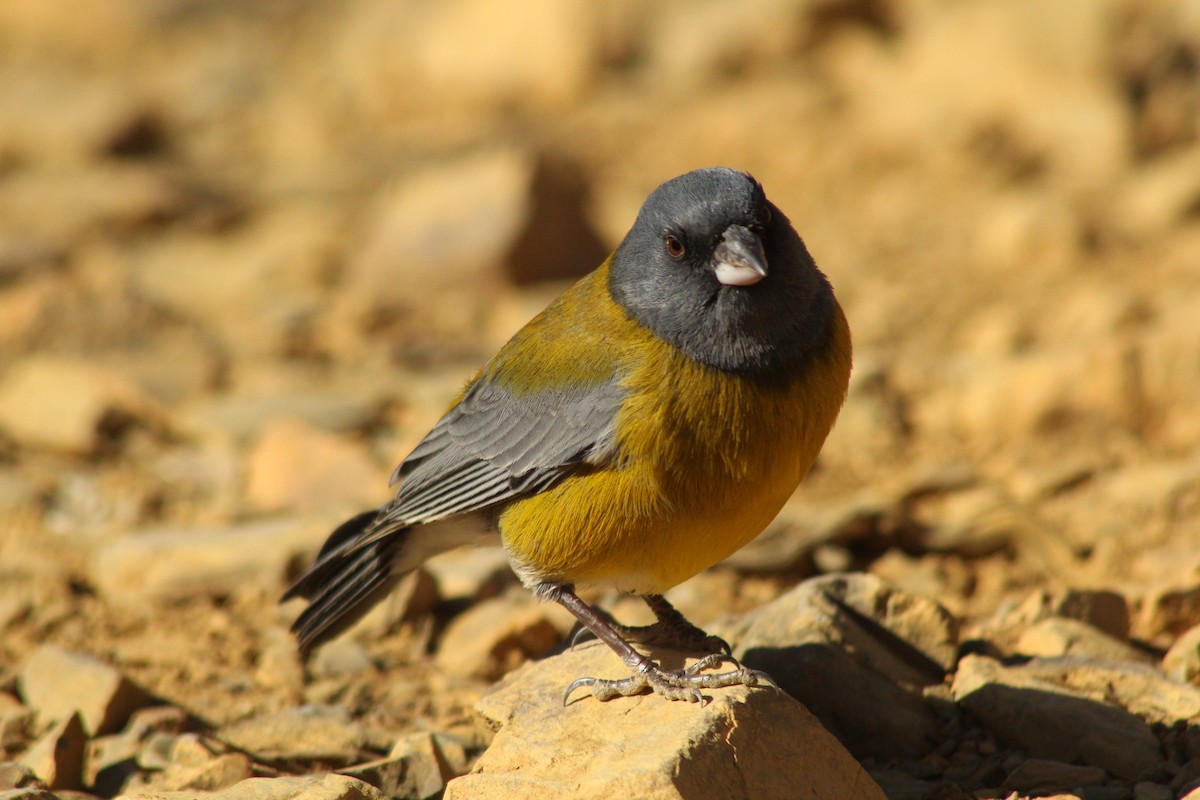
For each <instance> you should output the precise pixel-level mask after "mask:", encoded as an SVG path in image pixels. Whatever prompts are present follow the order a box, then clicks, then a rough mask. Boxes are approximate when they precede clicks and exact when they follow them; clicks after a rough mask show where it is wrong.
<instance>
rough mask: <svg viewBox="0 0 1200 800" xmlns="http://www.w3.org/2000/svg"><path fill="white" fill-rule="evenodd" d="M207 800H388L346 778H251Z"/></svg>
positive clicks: (145, 795) (178, 794)
mask: <svg viewBox="0 0 1200 800" xmlns="http://www.w3.org/2000/svg"><path fill="white" fill-rule="evenodd" d="M197 797H198V795H197V793H196V791H195V790H185V791H174V792H173V791H155V790H151V791H140V790H139V791H136V792H134V793H131V794H123V795H119V796H118V800H197ZM202 797H203V798H204V800H387V798H386V797H385V796H384V795H383V794H382V793H381V792H380V791H379V790H378V789H376V788H375V787H374V786H371V785H370V784H368V783H364V782H363V781H360V780H358V779H356V778H350V777H347V776H345V775H298V776H288V777H282V778H247V779H246V780H243V781H240V782H239V783H235V784H234V785H233V786H230V787H228V788H226V789H221V790H220V791H215V792H206V793H205V794H204V795H202Z"/></svg>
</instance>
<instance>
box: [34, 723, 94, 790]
mask: <svg viewBox="0 0 1200 800" xmlns="http://www.w3.org/2000/svg"><path fill="white" fill-rule="evenodd" d="M86 750H87V733H86V732H85V731H84V728H83V721H82V720H81V719H80V716H79V714H77V713H73V714H71V715H70V716H69V717H67V718H66V719H63V720H61V721H60V722H57V723H55V724H54V725H53V726H52V727H51V728H50V730H48V731H47V732H46V733H45V734H43V735H42V737H41V738H40V739H38V740H37V741H36V742H34V744H33V746H32V747H30V748H29V749H28V750H26V751H25V752H24V753H22V754H21V755H20V756H18V758H17V760H18V761H20V762H21V763H22V764H24V765H26V766H27V767H29V769H30V770H32V771H33V772H34V774H36V775H37V776H38V778H39V779H40V780H41V781H42V783H44V784H45V785H46V786H47V787H48V788H50V789H80V788H82V787H83V758H84V754H85V752H86Z"/></svg>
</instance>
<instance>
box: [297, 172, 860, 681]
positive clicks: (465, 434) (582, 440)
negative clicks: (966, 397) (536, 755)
mask: <svg viewBox="0 0 1200 800" xmlns="http://www.w3.org/2000/svg"><path fill="white" fill-rule="evenodd" d="M851 361H852V346H851V337H850V330H849V327H848V324H847V321H846V316H845V314H844V313H843V310H842V308H841V306H840V305H839V303H838V301H837V299H836V297H835V296H834V292H833V289H832V287H831V285H830V283H829V280H828V279H827V278H826V276H825V275H824V274H823V273H822V272H821V271H820V270H819V269H818V268H817V266H816V263H815V262H814V261H813V258H812V256H811V255H810V254H809V251H808V249H807V247H806V246H805V244H804V242H803V240H802V239H801V237H800V236H799V234H798V233H797V232H796V230H795V229H794V227H793V226H792V224H791V222H790V221H789V220H788V218H787V217H786V216H785V215H784V214H783V212H782V211H781V210H780V209H779V208H778V207H777V206H776V205H775V204H774V203H772V202H771V201H770V200H768V199H767V197H766V194H765V192H764V190H763V187H762V185H761V184H760V183H759V182H758V181H757V180H756V179H755V178H754V177H752V176H751V175H750V174H748V173H746V172H742V171H739V170H736V169H730V168H726V167H712V168H705V169H698V170H695V171H692V172H688V173H686V174H684V175H681V176H679V177H676V178H673V179H671V180H668V181H666V182H665V183H663V184H662V185H660V186H659V187H658V188H656V189H655V190H654V191H653V192H651V193H650V195H649V196H648V197H647V199H646V201H645V202H644V204H643V205H642V207H641V210H640V211H639V212H638V214H637V217H636V219H635V220H634V222H633V224H632V226H631V228H630V229H629V231H628V233H627V234H626V236H625V237H624V239H623V240H622V241H621V243H620V244H619V245H618V246H617V248H616V250H615V251H614V252H613V253H612V255H610V256H609V257H608V258H607V259H606V260H605V261H604V262H603V263H602V264H601V265H600V266H599V267H598V268H597V269H595V270H594V271H593V272H591V273H589V274H587V275H586V276H584V277H583V278H581V279H580V280H579V281H578V282H577V283H575V284H574V285H573V286H572V287H570V288H569V289H567V291H566V292H564V293H563V294H562V295H561V296H560V297H559V298H558V299H557V300H555V301H554V302H553V303H551V304H550V305H549V306H548V307H547V308H546V309H545V310H544V311H542V312H541V313H540V314H538V315H537V316H536V317H534V318H533V319H532V320H531V321H530V322H529V323H527V324H526V325H525V326H524V327H523V328H522V329H521V330H520V331H518V332H517V333H516V334H515V335H514V336H513V337H512V339H511V340H509V341H508V343H507V344H505V345H504V346H503V347H502V348H501V349H500V350H499V352H497V354H496V355H495V356H494V357H493V358H492V359H491V360H490V361H489V362H487V364H486V365H485V366H484V367H483V368H482V369H480V370H479V371H478V372H477V373H476V374H475V376H474V377H473V378H471V379H470V380H469V381H468V382H467V384H466V386H465V388H464V389H463V390H462V391H461V392H460V393H459V395H458V396H457V398H456V399H455V400H454V401H453V403H452V404H451V405H450V407H449V410H448V411H446V413H445V415H444V416H443V417H442V418H441V419H440V421H438V422H437V423H436V424H435V425H434V426H433V428H432V430H430V431H429V433H428V434H427V435H426V436H425V437H424V439H422V440H421V441H420V442H419V443H418V444H417V445H416V447H415V449H413V451H412V452H411V453H410V454H409V455H408V456H407V457H406V458H405V459H404V460H403V461H402V462H401V463H400V465H399V466H398V467H396V469H395V471H394V472H393V473H392V476H391V484H390V485H392V486H394V487H396V488H395V492H394V496H393V497H392V498H391V499H390V500H389V501H388V502H386V503H384V504H383V505H381V506H380V507H378V508H375V509H372V510H369V511H365V512H363V513H361V514H358V515H357V516H354V517H352V518H351V519H349V520H347V521H346V522H344V523H342V524H341V525H340V526H338V527H337V528H336V529H335V530H334V531H333V532H332V533H331V534H330V535H329V537H328V539H327V541H326V542H325V544H324V545H323V547H322V548H321V549H320V551H319V553H318V554H317V556H316V559H315V560H314V562H313V564H312V565H311V567H310V568H309V569H308V570H307V571H306V572H304V573H303V574H302V575H301V576H300V577H299V578H298V579H297V580H296V581H295V582H294V583H293V584H292V585H291V586H290V587H289V588H288V589H287V591H286V593H285V594H284V596H283V600H287V599H290V598H293V597H303V598H306V599H308V601H309V604H308V606H307V607H306V608H305V609H304V610H303V612H302V613H300V615H299V616H298V617H297V618H296V620H295V622H294V624H293V625H292V631H293V633H294V634H295V635H296V637H297V639H298V646H299V648H300V650H301V652H302V653H307V652H308V651H310V650H311V649H312V648H313V647H315V646H317V645H318V644H320V643H322V642H325V641H326V640H328V639H330V638H332V637H334V636H336V635H338V634H339V633H341V632H343V631H344V630H345V629H346V628H348V627H349V626H350V625H352V624H353V623H354V622H355V621H357V620H358V619H359V618H360V617H362V616H363V615H364V614H365V613H366V612H367V611H369V610H370V609H371V608H372V607H373V606H375V605H376V604H378V603H379V602H380V601H381V600H382V599H383V598H384V597H385V596H386V595H387V594H388V593H389V592H390V591H391V590H392V589H393V588H394V587H395V585H396V584H397V583H398V582H399V581H400V579H401V578H402V577H403V576H404V575H405V574H407V573H408V572H411V571H412V570H413V569H415V568H416V567H418V566H419V565H421V564H422V563H423V562H424V561H425V560H426V559H428V558H430V557H432V556H434V555H436V554H438V553H441V552H444V551H447V550H450V549H453V548H457V547H461V546H484V545H496V544H500V545H502V546H503V548H504V552H505V554H506V556H507V559H508V561H509V564H510V565H511V567H512V570H513V571H514V572H515V573H516V576H517V577H518V578H519V579H520V581H521V583H523V584H524V586H525V587H526V588H528V589H529V590H531V591H532V592H533V594H534V595H536V596H537V597H538V598H540V599H541V600H544V601H553V602H557V603H558V604H560V605H561V606H563V607H564V608H566V609H567V611H569V612H570V613H571V614H572V615H573V616H574V617H575V618H576V619H577V620H578V622H579V623H580V624H581V625H582V628H581V629H580V630H581V631H582V630H586V631H590V633H591V634H592V635H594V636H595V637H596V638H597V639H599V640H600V641H602V642H604V643H605V644H607V645H608V646H609V647H610V648H611V649H612V650H613V651H614V652H615V653H616V655H617V656H618V657H620V659H621V660H622V661H623V662H624V664H625V665H626V666H627V667H628V669H629V675H628V677H624V678H597V677H592V676H584V677H580V678H579V679H577V680H575V681H574V682H572V683H571V684H570V686H568V687H567V690H566V693H565V695H564V697H563V702H564V704H565V703H567V702H568V701H569V698H570V697H571V695H572V693H573V692H574V691H576V690H578V689H580V688H587V689H589V690H590V693H591V695H592V696H593V697H595V698H597V699H598V700H611V699H613V698H617V697H628V696H632V695H637V694H643V693H647V692H652V693H655V694H658V695H660V696H662V697H664V698H666V699H668V700H685V701H692V702H697V701H698V702H701V703H703V702H704V701H705V698H704V696H703V694H702V690H704V689H719V688H724V687H728V686H736V685H745V686H751V687H754V686H764V687H765V686H773V685H774V683H773V681H771V679H770V677H769V676H767V675H765V674H764V673H762V672H759V671H756V670H753V669H749V668H747V667H745V666H743V665H741V664H740V663H738V662H737V661H736V660H735V659H733V658H732V656H731V653H730V649H729V646H728V645H727V644H726V643H725V642H723V641H722V640H720V639H719V638H717V637H713V636H709V635H707V634H706V633H705V632H704V631H703V630H702V629H700V628H699V627H697V626H695V625H693V624H692V623H691V622H690V621H688V620H687V619H686V618H685V617H684V616H683V615H682V614H681V613H680V612H679V611H678V610H676V609H675V608H674V607H673V606H672V605H671V603H670V602H669V601H668V600H667V599H666V598H665V597H664V592H666V591H667V590H668V589H670V588H671V587H673V586H676V585H678V584H679V583H681V582H683V581H684V580H686V579H688V578H690V577H692V576H694V575H696V574H698V573H699V572H701V571H703V570H705V569H707V568H708V567H710V566H712V565H714V564H716V563H717V562H719V561H721V560H722V559H724V558H726V557H727V556H729V555H730V554H732V553H733V552H735V551H736V550H738V549H739V548H741V547H742V546H744V545H745V544H747V543H748V542H749V541H750V540H752V539H753V538H755V537H756V536H757V535H758V534H759V533H761V532H762V531H763V529H764V528H765V527H766V526H767V525H768V524H769V523H770V521H771V520H772V519H773V518H774V517H775V515H776V514H777V513H778V511H779V509H780V508H781V507H782V506H783V504H784V502H785V501H786V500H787V499H788V498H789V497H790V496H791V495H792V493H793V492H794V491H795V489H796V488H797V486H798V485H799V483H800V481H801V479H802V478H804V476H805V475H806V474H807V473H808V471H809V470H810V468H811V467H812V465H813V463H814V461H815V460H816V458H817V455H818V453H819V451H820V450H821V448H822V446H823V445H824V442H825V439H826V437H827V435H828V434H829V431H830V429H831V428H832V426H833V424H834V422H835V420H836V418H837V416H838V413H839V411H840V409H841V407H842V404H843V402H844V400H845V397H846V393H847V389H848V385H849V377H850V371H851ZM580 587H605V588H615V589H617V590H619V591H622V592H627V593H630V594H633V595H636V596H640V597H642V598H643V599H644V600H645V602H646V604H647V605H648V606H649V608H650V610H651V611H652V612H653V614H654V616H655V619H656V622H655V623H654V624H651V625H645V626H640V627H632V626H624V625H621V624H619V623H617V622H616V621H615V620H614V619H613V618H612V617H611V616H609V615H608V614H607V613H606V612H603V611H600V610H599V609H597V608H595V607H593V606H591V605H589V604H588V603H586V602H584V601H583V600H582V599H581V598H580V596H579V594H578V593H577V591H578V589H579V588H580ZM635 644H642V645H655V644H665V645H672V646H675V647H680V648H684V649H691V650H695V651H698V652H704V653H706V655H704V657H703V658H700V659H699V660H698V661H697V662H696V663H694V664H692V665H691V666H689V667H684V668H680V669H666V668H664V667H662V666H661V665H660V664H659V663H658V662H656V661H654V660H653V659H652V658H651V657H650V656H649V655H646V654H644V653H642V652H640V651H639V650H638V649H637V648H635V647H634V645H635ZM643 649H646V648H643ZM726 661H728V662H732V668H731V669H727V670H725V671H719V669H720V668H721V667H722V666H724V665H725V662H726Z"/></svg>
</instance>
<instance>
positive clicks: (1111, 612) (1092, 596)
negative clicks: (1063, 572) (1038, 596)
mask: <svg viewBox="0 0 1200 800" xmlns="http://www.w3.org/2000/svg"><path fill="white" fill-rule="evenodd" d="M1050 609H1051V610H1052V612H1053V613H1054V614H1057V615H1058V616H1060V617H1067V618H1069V619H1077V620H1079V621H1081V622H1086V623H1087V624H1088V625H1091V626H1092V627H1094V628H1097V629H1099V630H1101V631H1103V632H1104V633H1107V634H1108V635H1109V636H1112V637H1113V638H1115V639H1119V640H1120V641H1127V640H1128V639H1129V603H1128V602H1126V600H1125V597H1124V596H1123V595H1120V594H1118V593H1117V592H1112V591H1107V590H1104V589H1067V590H1066V591H1064V592H1062V593H1061V594H1059V595H1056V596H1053V597H1052V599H1051V601H1050Z"/></svg>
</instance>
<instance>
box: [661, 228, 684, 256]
mask: <svg viewBox="0 0 1200 800" xmlns="http://www.w3.org/2000/svg"><path fill="white" fill-rule="evenodd" d="M663 242H664V243H665V244H666V247H667V255H669V256H670V257H671V258H675V259H679V258H683V254H684V252H685V251H686V249H687V248H685V247H684V246H683V240H682V239H680V238H679V237H678V236H676V235H675V234H673V233H668V234H667V235H666V238H664V239H663Z"/></svg>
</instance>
